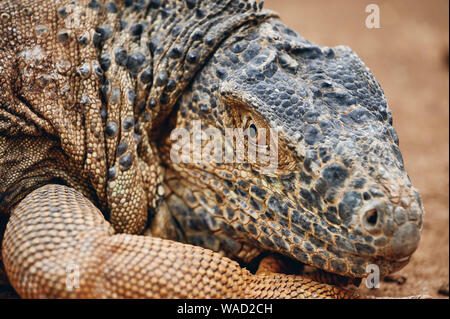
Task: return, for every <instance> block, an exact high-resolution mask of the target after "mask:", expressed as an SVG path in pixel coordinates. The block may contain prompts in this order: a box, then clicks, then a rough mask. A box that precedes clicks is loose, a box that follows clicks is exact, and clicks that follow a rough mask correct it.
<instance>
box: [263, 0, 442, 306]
mask: <svg viewBox="0 0 450 319" xmlns="http://www.w3.org/2000/svg"><path fill="white" fill-rule="evenodd" d="M371 3H374V4H378V6H379V8H380V28H379V29H368V28H366V26H365V20H366V17H367V15H368V13H366V12H365V9H366V6H367V5H368V4H371ZM265 7H266V8H269V9H273V10H275V11H277V12H278V13H279V14H280V17H281V18H282V20H283V21H284V22H285V23H286V24H287V25H288V26H290V27H291V28H292V29H294V30H296V31H298V32H299V33H300V34H301V35H302V36H303V37H305V38H306V39H308V40H310V41H313V42H316V43H318V44H320V45H326V46H335V45H339V44H345V45H348V46H350V47H351V48H352V49H353V50H354V51H355V52H356V53H357V54H358V55H359V56H360V57H361V59H362V60H363V61H364V62H365V63H366V65H367V66H368V67H369V68H370V69H371V70H372V72H373V74H374V75H375V77H376V79H377V80H378V82H380V84H381V87H382V88H383V90H384V91H385V94H386V97H387V100H388V102H389V105H390V108H391V110H392V113H393V117H394V127H395V128H396V130H397V132H398V135H399V138H400V149H401V151H402V154H403V158H404V161H405V165H406V169H407V171H408V174H409V175H410V177H411V180H412V182H413V184H414V185H415V186H416V187H417V188H418V189H419V190H420V192H421V195H422V197H423V202H424V206H425V218H424V227H423V234H422V240H421V243H420V246H419V248H418V250H417V251H416V252H415V254H414V255H413V257H412V260H411V262H410V264H409V265H407V266H406V267H405V268H404V269H402V270H401V271H399V272H398V273H397V274H395V276H393V277H394V278H393V279H395V280H394V282H382V283H381V286H380V289H374V290H371V291H369V290H368V289H367V288H364V289H363V291H364V292H365V293H368V294H370V295H375V296H391V297H400V296H410V295H419V294H424V295H429V296H431V297H433V298H448V280H449V236H448V234H449V171H448V158H449V116H448V112H449V109H448V107H449V73H448V72H449V71H448V36H449V2H448V1H447V0H442V1H441V0H434V1H421V0H417V1H404V0H389V1H374V0H370V1H367V0H365V1H362V0H345V1H333V0H315V1H298V0H266V1H265ZM405 279H406V281H405V282H404V283H403V284H402V282H403V281H404V280H405ZM362 286H363V285H362ZM442 286H443V287H442ZM441 287H442V288H444V289H443V290H446V291H447V295H445V294H442V293H439V290H440V288H441ZM441 290H442V289H441Z"/></svg>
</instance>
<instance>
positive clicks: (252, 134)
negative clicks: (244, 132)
mask: <svg viewBox="0 0 450 319" xmlns="http://www.w3.org/2000/svg"><path fill="white" fill-rule="evenodd" d="M248 137H249V138H251V139H252V140H255V141H256V138H257V137H258V129H257V128H256V125H255V123H251V124H250V125H249V127H248Z"/></svg>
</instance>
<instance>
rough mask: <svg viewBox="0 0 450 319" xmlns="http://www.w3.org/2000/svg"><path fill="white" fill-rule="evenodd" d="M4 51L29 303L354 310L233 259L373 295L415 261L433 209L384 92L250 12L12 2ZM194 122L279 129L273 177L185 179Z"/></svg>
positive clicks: (205, 162)
mask: <svg viewBox="0 0 450 319" xmlns="http://www.w3.org/2000/svg"><path fill="white" fill-rule="evenodd" d="M0 41H1V42H0V92H1V94H0V177H1V178H0V212H2V213H3V214H8V215H9V221H8V225H7V229H6V231H5V234H4V239H3V245H2V258H3V263H4V265H5V269H6V273H7V275H8V278H9V280H10V281H11V283H12V285H13V287H14V288H15V289H16V291H17V292H18V293H19V294H20V295H21V296H22V297H30V298H33V297H97V298H98V297H137V298H139V297H181V298H186V297H199V298H202V297H242V298H255V297H261V298H262V297H278V298H288V297H291V298H298V297H306V298H314V297H322V298H327V297H333V298H339V297H344V298H350V297H354V296H355V294H354V293H353V292H351V291H347V290H344V289H341V288H337V287H334V286H330V285H327V284H324V283H318V282H316V281H314V280H311V279H307V278H303V277H299V276H292V275H283V274H275V272H277V271H278V270H279V269H277V267H275V268H271V267H266V266H265V265H267V263H269V264H270V261H269V262H267V263H265V262H263V263H262V265H261V268H260V271H259V272H258V273H257V274H255V275H253V274H250V273H249V272H248V271H247V270H246V269H242V268H240V267H239V265H238V264H237V263H236V262H234V261H232V260H230V258H231V259H235V260H239V261H241V262H242V263H247V262H250V261H251V260H252V259H253V258H254V257H256V256H257V255H258V254H260V253H261V252H263V251H272V252H276V253H279V254H283V255H285V256H288V257H290V258H293V259H295V260H297V261H300V262H303V263H306V264H309V265H311V266H314V267H316V268H319V269H322V270H323V271H326V272H330V273H334V274H338V275H341V276H346V277H350V278H362V277H364V276H365V275H366V271H365V269H366V266H367V265H369V264H377V265H378V266H379V267H380V273H381V275H386V274H388V273H391V272H393V271H396V270H398V269H400V268H401V267H403V266H404V265H406V264H407V262H408V260H409V256H410V255H411V254H412V253H413V252H414V250H415V249H416V247H417V245H418V241H419V238H420V230H421V228H422V214H423V207H422V204H421V201H420V195H419V193H418V192H417V190H415V189H414V188H413V187H412V185H411V184H410V182H409V178H408V176H407V174H406V173H405V171H404V167H403V162H402V159H401V154H400V151H399V149H398V140H397V137H396V133H395V130H394V129H393V128H392V117H391V113H390V111H389V108H388V107H387V104H386V101H385V98H384V95H383V92H382V90H381V88H380V87H379V85H378V83H377V82H376V80H375V79H374V78H373V75H372V74H371V73H370V71H369V70H368V69H367V68H366V67H365V66H364V64H363V63H362V62H361V61H360V60H359V58H358V57H357V56H356V55H355V54H354V53H353V52H352V51H351V50H350V49H348V48H346V47H337V48H324V47H319V46H317V45H315V44H313V43H310V42H308V41H306V40H305V39H303V38H302V37H300V36H298V35H297V34H296V33H294V32H293V31H291V30H289V29H288V28H286V27H285V26H284V25H283V24H282V23H281V22H280V21H279V20H278V19H277V17H276V14H274V13H273V12H271V11H267V10H262V8H261V6H260V5H258V4H257V3H255V2H253V1H232V0H230V1H201V0H197V1H193V0H185V1H181V0H179V1H159V0H142V1H116V2H115V3H113V2H107V1H105V2H104V1H99V0H96V1H95V0H79V1H75V2H73V1H66V0H63V1H59V2H58V3H57V4H55V3H54V1H33V0H28V1H27V0H22V1H13V0H6V1H1V2H0ZM196 121H201V125H202V129H206V128H217V129H219V131H217V132H220V133H219V135H223V134H225V133H224V131H225V128H229V127H231V128H239V127H242V128H245V129H247V131H248V132H250V129H251V130H252V134H249V138H250V137H251V138H253V139H254V140H255V141H256V142H258V143H259V142H260V141H262V139H261V134H262V132H263V129H267V130H268V129H269V128H273V129H276V131H277V134H278V139H277V142H278V156H276V158H275V159H276V162H277V164H278V168H277V169H276V170H275V171H272V172H270V173H267V172H265V171H264V165H265V164H264V163H262V162H261V161H260V160H259V159H258V160H257V161H250V158H249V155H248V154H246V155H245V159H244V162H243V163H222V164H218V163H216V161H215V160H213V159H212V158H205V159H202V160H201V161H199V162H190V163H184V162H183V161H181V162H180V161H177V160H176V159H177V156H175V157H173V156H171V155H173V154H171V150H173V149H174V146H176V145H175V144H176V143H177V142H176V141H174V140H173V139H171V132H174V129H186V130H189V131H190V133H192V131H194V130H195V129H194V123H197V122H196ZM270 138H271V139H272V140H273V139H275V137H274V136H271V137H270ZM239 141H240V140H238V141H235V142H233V141H232V142H231V144H227V145H228V146H227V147H228V148H232V149H235V146H236V144H237V143H238V142H239ZM248 141H250V139H243V140H242V142H243V144H244V145H245V147H246V148H247V147H250V143H248ZM268 141H270V139H269V140H268ZM201 144H202V145H203V146H204V145H205V144H207V140H203V141H202V142H201ZM268 144H269V145H268V149H270V150H272V145H271V144H270V143H268ZM252 145H253V144H252ZM102 213H103V216H104V217H105V218H106V220H108V222H107V221H106V220H105V218H104V217H102ZM145 229H146V232H145V234H146V235H149V236H142V235H141V234H143V232H144V230H145ZM157 237H160V238H157ZM191 244H193V245H198V246H203V247H205V248H208V249H204V248H200V247H194V246H191ZM211 250H212V251H215V253H214V252H212V251H211ZM73 267H75V268H76V269H77V271H79V274H80V278H79V288H74V289H68V286H67V285H66V284H67V276H68V275H67V269H68V268H70V269H73ZM267 269H269V270H270V271H267ZM320 277H321V276H315V277H313V278H320ZM199 278H202V284H198V282H199V280H198V279H199ZM331 281H332V280H331Z"/></svg>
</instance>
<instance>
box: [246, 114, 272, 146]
mask: <svg viewBox="0 0 450 319" xmlns="http://www.w3.org/2000/svg"><path fill="white" fill-rule="evenodd" d="M245 134H246V136H247V139H248V142H249V143H250V144H252V145H254V146H257V147H263V148H266V147H267V146H266V145H267V140H266V139H267V137H266V134H264V129H262V130H260V129H258V126H257V125H256V124H255V122H253V121H252V120H251V119H249V120H248V121H247V125H246V131H245Z"/></svg>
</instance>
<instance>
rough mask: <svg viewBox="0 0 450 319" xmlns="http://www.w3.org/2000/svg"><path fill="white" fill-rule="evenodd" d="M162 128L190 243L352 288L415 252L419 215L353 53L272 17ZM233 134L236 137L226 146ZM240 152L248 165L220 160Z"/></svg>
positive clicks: (227, 46) (235, 41) (232, 45)
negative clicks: (286, 265) (344, 280)
mask: <svg viewBox="0 0 450 319" xmlns="http://www.w3.org/2000/svg"><path fill="white" fill-rule="evenodd" d="M198 123H201V131H199V126H198V125H199V124H198ZM170 125H171V126H170V127H171V129H172V131H171V133H172V139H171V138H170V136H169V135H167V137H166V139H165V141H164V142H163V143H164V146H165V148H164V149H165V150H166V152H165V155H164V158H165V160H164V161H165V162H166V164H167V166H168V167H169V168H170V169H169V170H170V171H175V172H176V174H175V175H173V176H181V178H172V179H169V181H168V185H169V187H170V188H171V189H172V191H173V192H174V194H175V195H174V197H172V199H170V200H169V206H170V209H171V212H172V214H173V217H174V218H175V219H176V220H177V221H178V222H179V227H180V228H181V229H182V231H183V234H184V236H185V237H186V238H185V239H186V241H188V242H191V243H196V244H201V245H203V246H206V247H209V248H212V249H215V250H224V251H226V253H227V254H228V255H230V256H234V257H236V256H238V257H241V258H243V259H246V257H245V254H246V253H242V251H243V250H244V247H246V246H247V245H250V246H252V247H257V250H258V251H261V250H262V251H265V250H269V251H276V252H279V253H281V254H284V255H286V256H290V257H292V258H294V259H296V260H299V261H301V262H304V263H306V264H310V265H312V266H315V267H318V268H321V269H323V270H325V271H329V272H333V273H337V274H341V275H344V276H350V277H364V276H366V275H367V273H366V267H367V266H368V265H369V264H376V265H377V266H378V267H379V269H380V273H381V275H385V274H388V273H391V272H393V271H396V270H398V269H400V268H401V267H403V266H404V265H406V264H407V263H408V261H409V258H410V256H411V254H412V253H413V252H414V251H415V250H416V248H417V246H418V242H419V239H420V232H421V229H422V215H423V206H422V202H421V199H420V195H419V192H418V191H417V190H416V189H415V188H414V187H413V186H412V185H411V182H410V179H409V177H408V175H407V173H406V172H405V169H404V164H403V160H402V155H401V153H400V150H399V141H398V137H397V134H396V132H395V130H394V128H393V127H392V115H391V112H390V110H389V108H388V105H387V102H386V99H385V96H384V93H383V91H382V89H381V88H380V86H379V84H378V83H377V81H376V80H375V78H374V76H373V75H372V73H371V72H370V71H369V69H368V68H367V67H366V66H365V65H364V64H363V62H362V61H361V60H360V59H359V58H358V56H357V55H356V54H355V53H354V52H353V51H352V50H350V49H349V48H348V47H344V46H339V47H334V48H329V47H321V46H318V45H316V44H314V43H311V42H309V41H307V40H305V39H304V38H302V37H300V36H299V35H298V34H297V33H295V32H293V31H291V30H290V29H288V28H287V27H286V26H285V25H283V24H282V23H281V22H280V21H279V20H277V19H269V20H267V21H265V22H263V23H260V24H258V25H246V26H244V27H241V28H240V29H239V30H237V31H235V33H234V34H232V35H231V36H230V37H228V39H227V40H226V41H224V42H223V43H222V44H221V45H220V47H219V48H218V49H217V50H216V51H215V53H214V55H213V56H212V57H211V58H210V59H209V61H208V62H207V63H206V65H205V66H204V67H203V68H202V69H201V71H200V72H199V73H198V74H197V75H196V77H195V78H194V79H193V82H192V83H191V85H190V87H189V88H188V90H186V93H185V94H184V95H183V96H182V97H181V99H180V100H179V102H178V104H177V108H176V110H175V112H174V113H173V114H172V116H171V118H170ZM227 128H241V129H242V131H243V132H244V134H243V135H242V136H240V137H239V136H238V137H237V139H232V140H230V139H227V138H226V136H227V135H226V134H227V130H226V129H227ZM208 129H209V131H208ZM215 129H217V130H215ZM177 130H178V131H177ZM173 132H178V133H179V134H178V133H177V134H174V133H173ZM180 132H181V133H180ZM183 132H184V134H185V137H184V139H183V138H181V136H182V135H183ZM209 133H211V134H209ZM202 134H203V140H201V138H202ZM186 135H187V139H186ZM208 135H209V137H208ZM213 136H216V137H217V136H219V138H216V139H214V137H213ZM180 138H181V139H180ZM212 140H214V141H215V142H218V143H222V144H221V145H222V146H221V147H220V150H222V153H220V152H219V153H214V152H213V151H211V150H212V149H211V148H208V147H207V145H208V143H210V142H211V141H212ZM180 141H181V142H180ZM195 143H197V144H195ZM198 143H199V144H198ZM239 143H241V145H244V150H245V154H244V160H243V162H238V161H237V160H233V161H231V162H229V161H228V162H227V160H226V159H225V153H226V151H227V150H228V151H229V150H230V149H231V150H232V152H233V155H234V159H236V155H237V154H236V153H237V148H238V145H239ZM188 144H189V145H190V148H189V149H187V148H183V147H186V145H188ZM195 145H197V146H195ZM198 145H201V147H200V148H196V147H198ZM209 146H211V144H209ZM250 149H253V150H256V151H258V150H261V149H262V151H261V153H264V152H265V154H266V157H265V159H266V161H265V162H264V161H263V160H262V159H263V158H264V157H263V156H262V157H261V158H259V157H257V159H256V160H251V159H250V157H249V155H248V150H250ZM199 150H200V151H202V152H203V156H200V155H199V153H198V151H199ZM182 151H188V152H189V158H187V157H186V156H184V157H183V156H182V155H180V154H181V152H182ZM195 152H197V155H195ZM169 154H170V155H169ZM207 154H209V155H210V156H208V155H207ZM267 154H268V155H267ZM195 156H197V157H195ZM274 156H275V157H276V169H273V170H268V169H267V168H268V164H267V160H268V159H273V158H274ZM205 230H206V231H205ZM249 258H250V257H249Z"/></svg>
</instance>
